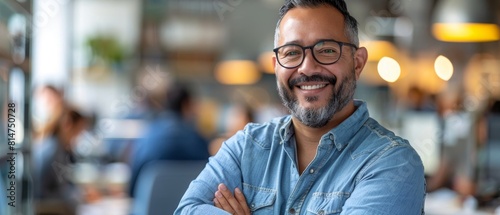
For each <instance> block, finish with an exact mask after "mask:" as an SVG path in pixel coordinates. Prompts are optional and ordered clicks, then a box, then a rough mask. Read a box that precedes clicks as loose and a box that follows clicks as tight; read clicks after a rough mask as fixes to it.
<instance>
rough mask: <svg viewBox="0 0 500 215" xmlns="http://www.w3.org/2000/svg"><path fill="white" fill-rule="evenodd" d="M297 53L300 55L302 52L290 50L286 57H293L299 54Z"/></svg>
mask: <svg viewBox="0 0 500 215" xmlns="http://www.w3.org/2000/svg"><path fill="white" fill-rule="evenodd" d="M297 55H300V52H298V51H289V52H286V53H285V57H293V56H297Z"/></svg>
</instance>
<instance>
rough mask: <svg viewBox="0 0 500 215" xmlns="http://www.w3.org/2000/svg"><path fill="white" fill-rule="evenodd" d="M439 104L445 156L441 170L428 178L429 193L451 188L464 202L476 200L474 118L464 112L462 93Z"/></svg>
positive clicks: (442, 157) (442, 159)
mask: <svg viewBox="0 0 500 215" xmlns="http://www.w3.org/2000/svg"><path fill="white" fill-rule="evenodd" d="M438 104H439V105H438V107H439V108H438V111H437V112H438V114H439V116H440V117H441V121H442V122H441V123H442V125H441V130H442V136H441V141H440V142H441V143H440V145H441V146H440V149H441V156H440V160H439V164H438V168H437V170H436V171H435V173H434V174H433V175H430V176H429V177H428V178H427V191H428V192H433V191H436V190H438V189H441V188H448V189H451V190H453V191H455V192H456V193H457V194H458V197H459V200H460V202H462V201H464V200H465V199H466V198H467V197H468V196H474V195H475V190H476V179H475V178H476V162H475V159H476V153H477V147H476V144H475V140H474V138H473V137H474V136H475V130H474V116H473V114H472V113H470V112H468V111H466V110H465V109H464V107H463V98H462V96H460V95H458V93H456V94H455V95H453V94H446V95H442V96H440V97H439V102H438Z"/></svg>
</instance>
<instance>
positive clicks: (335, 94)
mask: <svg viewBox="0 0 500 215" xmlns="http://www.w3.org/2000/svg"><path fill="white" fill-rule="evenodd" d="M350 74H351V75H349V76H346V77H344V79H342V80H341V81H339V82H337V83H338V85H339V87H338V90H337V91H336V90H335V86H336V85H337V84H335V85H333V90H332V96H331V97H330V98H329V99H328V104H327V105H326V106H324V107H320V108H304V107H301V106H300V105H299V102H298V99H297V96H295V95H294V94H293V93H292V90H293V87H294V86H295V84H293V85H292V84H290V83H289V90H288V89H287V88H286V87H285V86H283V85H282V84H281V83H280V82H279V81H278V92H279V95H280V97H281V101H282V102H283V105H285V107H287V108H288V110H289V111H290V113H291V114H292V116H293V117H295V118H297V119H298V120H299V121H300V122H301V123H303V124H304V125H306V126H308V127H311V128H321V127H323V126H325V125H326V124H327V123H328V122H329V121H330V120H331V119H332V118H333V116H334V115H335V114H336V113H337V112H339V111H340V110H342V109H343V108H344V107H345V106H346V105H347V104H348V103H349V101H351V100H352V99H353V97H354V91H355V89H356V78H355V71H354V70H353V71H352V72H351V73H350ZM290 82H292V80H291V81H290ZM318 99H319V98H318V97H317V96H311V97H306V101H308V102H313V101H317V100H318Z"/></svg>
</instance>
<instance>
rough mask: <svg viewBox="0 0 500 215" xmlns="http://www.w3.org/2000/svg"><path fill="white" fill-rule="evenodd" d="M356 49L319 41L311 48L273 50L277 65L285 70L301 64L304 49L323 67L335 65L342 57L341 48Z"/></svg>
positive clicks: (284, 46) (303, 57)
mask: <svg viewBox="0 0 500 215" xmlns="http://www.w3.org/2000/svg"><path fill="white" fill-rule="evenodd" d="M344 45H346V46H351V47H354V48H355V49H358V47H357V46H356V45H354V44H351V43H344V42H339V41H335V40H321V41H319V42H317V43H316V44H314V45H312V46H306V47H303V46H300V45H296V44H287V45H283V46H280V47H278V48H275V49H273V52H274V53H275V54H276V59H278V63H279V64H280V65H281V66H282V67H284V68H287V69H293V68H296V67H298V66H300V65H301V64H302V62H304V59H305V58H306V55H305V52H306V49H311V53H312V56H313V58H314V60H316V61H317V62H318V63H320V64H323V65H330V64H334V63H336V62H337V61H338V60H339V59H340V56H342V46H344Z"/></svg>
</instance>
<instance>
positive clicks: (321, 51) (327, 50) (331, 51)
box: [319, 49, 337, 54]
mask: <svg viewBox="0 0 500 215" xmlns="http://www.w3.org/2000/svg"><path fill="white" fill-rule="evenodd" d="M319 53H324V54H334V53H337V50H335V49H322V50H320V51H319Z"/></svg>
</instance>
